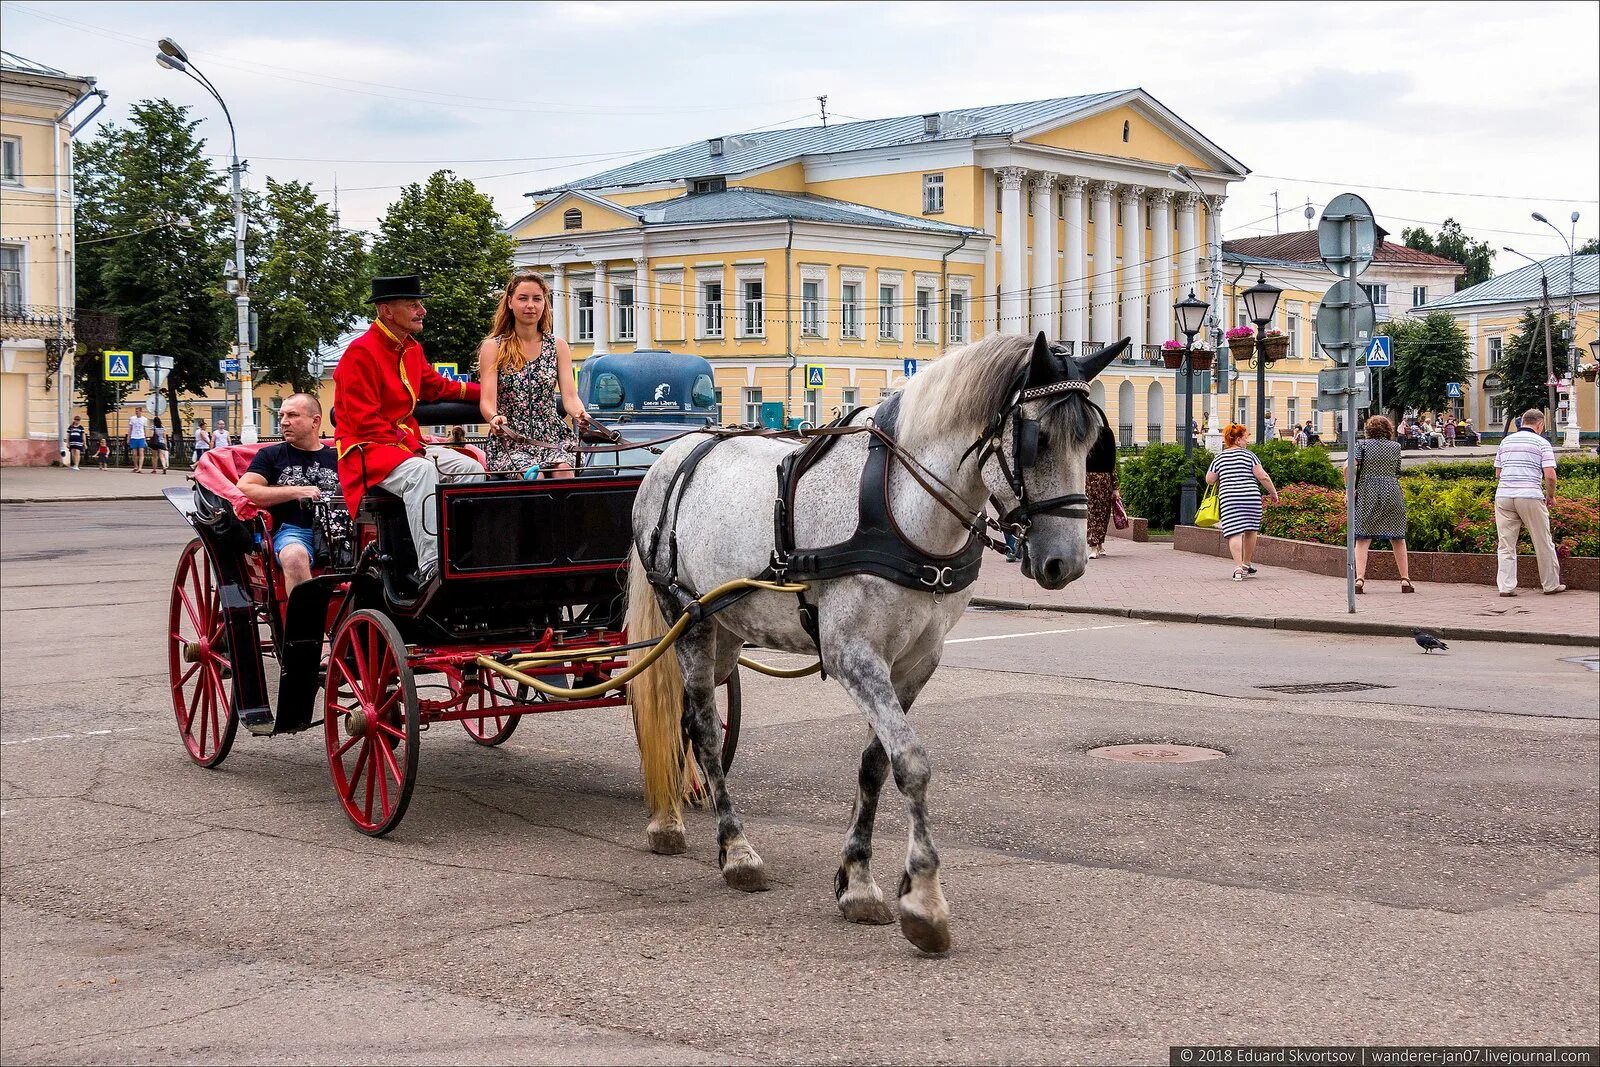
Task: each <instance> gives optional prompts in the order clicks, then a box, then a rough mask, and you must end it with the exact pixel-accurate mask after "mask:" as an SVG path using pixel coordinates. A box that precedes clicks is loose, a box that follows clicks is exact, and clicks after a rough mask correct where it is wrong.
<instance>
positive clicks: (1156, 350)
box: [1139, 345, 1161, 364]
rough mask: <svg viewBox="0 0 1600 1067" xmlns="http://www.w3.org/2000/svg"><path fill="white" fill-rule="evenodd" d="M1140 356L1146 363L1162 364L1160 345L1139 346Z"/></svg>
mask: <svg viewBox="0 0 1600 1067" xmlns="http://www.w3.org/2000/svg"><path fill="white" fill-rule="evenodd" d="M1139 355H1140V356H1141V357H1142V358H1143V359H1144V361H1145V362H1146V363H1155V364H1159V363H1160V362H1161V346H1160V345H1140V346H1139Z"/></svg>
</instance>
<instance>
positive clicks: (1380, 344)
mask: <svg viewBox="0 0 1600 1067" xmlns="http://www.w3.org/2000/svg"><path fill="white" fill-rule="evenodd" d="M1393 343H1394V342H1393V340H1392V339H1391V338H1388V337H1384V336H1383V335H1382V334H1379V335H1378V336H1377V337H1374V338H1373V339H1372V340H1371V342H1369V343H1368V345H1367V367H1368V368H1370V369H1374V370H1375V369H1377V368H1379V367H1392V366H1394V349H1393V348H1391V347H1390V346H1391V345H1392V344H1393Z"/></svg>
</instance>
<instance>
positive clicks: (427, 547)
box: [378, 445, 484, 574]
mask: <svg viewBox="0 0 1600 1067" xmlns="http://www.w3.org/2000/svg"><path fill="white" fill-rule="evenodd" d="M483 479H484V473H483V467H481V466H480V465H479V464H478V461H477V460H475V459H472V458H471V457H469V456H465V455H462V454H461V453H460V452H457V451H456V450H455V449H453V448H441V447H439V446H438V445H429V446H428V452H427V455H426V456H413V457H411V458H410V459H408V460H406V461H405V462H404V463H402V464H400V466H398V467H396V468H395V469H394V470H392V471H390V472H389V476H388V477H387V478H385V479H384V480H383V481H381V482H379V483H378V486H379V487H380V488H382V489H387V490H389V492H391V493H394V494H395V495H396V496H398V497H400V498H401V499H402V500H404V501H405V502H406V522H407V523H408V524H409V525H410V527H411V540H412V542H413V543H415V544H416V546H417V569H418V570H420V571H421V572H422V573H423V574H431V573H432V572H434V571H436V570H438V569H439V531H438V530H435V529H430V527H431V526H432V525H433V523H434V522H435V521H437V518H436V516H435V514H434V512H435V510H436V509H435V508H434V506H433V498H434V496H435V492H436V490H437V489H438V488H439V483H440V482H481V481H483Z"/></svg>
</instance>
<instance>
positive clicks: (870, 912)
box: [839, 893, 894, 926]
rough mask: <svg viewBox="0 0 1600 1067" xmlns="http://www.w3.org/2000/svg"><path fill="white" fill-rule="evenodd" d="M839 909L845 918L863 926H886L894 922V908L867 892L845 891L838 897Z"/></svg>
mask: <svg viewBox="0 0 1600 1067" xmlns="http://www.w3.org/2000/svg"><path fill="white" fill-rule="evenodd" d="M839 911H840V913H841V914H843V915H844V917H845V918H846V919H848V920H849V921H850V922H853V923H860V924H861V925H863V926H888V925H889V924H890V923H892V922H894V909H893V908H891V907H889V905H887V904H885V903H884V902H883V899H882V898H881V897H874V896H872V895H870V894H867V893H846V894H845V895H844V896H841V897H840V898H839Z"/></svg>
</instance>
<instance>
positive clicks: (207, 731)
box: [167, 537, 239, 767]
mask: <svg viewBox="0 0 1600 1067" xmlns="http://www.w3.org/2000/svg"><path fill="white" fill-rule="evenodd" d="M167 677H168V678H169V679H170V680H171V683H172V710H173V711H174V712H176V713H177V716H178V733H179V735H180V736H181V737H182V738H183V745H184V748H186V749H188V751H189V758H190V759H192V760H194V761H195V762H196V763H198V764H199V765H200V766H202V767H215V766H216V765H217V764H219V763H221V762H222V761H223V759H224V758H225V757H226V756H227V755H228V750H229V749H230V748H232V747H233V735H234V734H235V733H236V732H238V729H239V717H238V716H237V715H235V714H234V710H233V693H232V690H233V684H232V682H231V680H230V679H231V677H232V663H231V660H230V658H229V654H228V634H227V626H226V624H225V622H224V620H223V616H222V605H221V601H220V598H219V595H218V580H217V571H216V568H215V567H213V566H212V564H211V556H210V554H209V553H207V552H206V549H205V546H204V545H203V544H201V543H200V539H199V538H198V537H197V538H195V539H194V540H192V541H190V542H189V543H188V544H187V545H186V546H184V549H183V553H182V554H181V555H180V556H179V557H178V571H177V574H176V575H174V576H173V579H172V603H171V605H170V607H169V608H168V612H167Z"/></svg>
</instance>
